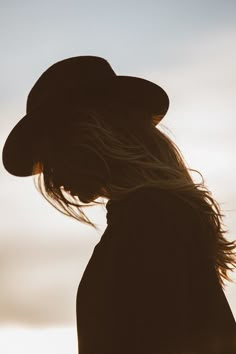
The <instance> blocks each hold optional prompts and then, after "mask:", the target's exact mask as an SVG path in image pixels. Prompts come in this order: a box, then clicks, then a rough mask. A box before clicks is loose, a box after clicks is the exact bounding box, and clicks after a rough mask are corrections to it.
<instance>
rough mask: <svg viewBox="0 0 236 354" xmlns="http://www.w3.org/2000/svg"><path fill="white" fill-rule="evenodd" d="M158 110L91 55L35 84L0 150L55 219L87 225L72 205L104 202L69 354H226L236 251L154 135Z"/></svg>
mask: <svg viewBox="0 0 236 354" xmlns="http://www.w3.org/2000/svg"><path fill="white" fill-rule="evenodd" d="M168 108H169V97H168V95H167V93H166V92H165V90H164V89H162V88H161V87H160V86H159V85H157V84H156V83H154V82H151V81H148V80H146V79H142V78H138V77H132V76H124V75H116V73H115V71H114V70H113V69H112V67H111V65H110V64H109V63H108V61H107V60H105V59H104V58H101V57H96V56H77V57H72V58H67V59H64V60H61V61H59V62H57V63H55V64H53V65H52V66H50V67H49V68H48V69H47V70H46V71H45V72H44V73H43V74H42V75H41V76H40V77H39V79H38V80H37V81H36V83H35V84H34V86H33V88H32V89H31V91H30V93H29V95H28V99H27V104H26V115H25V116H24V117H23V118H22V119H21V120H20V121H19V122H18V123H17V124H16V126H15V127H14V128H13V129H12V131H11V132H10V134H9V136H8V138H7V140H6V142H5V144H4V148H3V164H4V166H5V168H6V170H7V171H8V172H10V173H11V174H13V175H15V176H18V177H26V176H31V175H35V178H36V180H35V181H36V185H37V186H38V187H39V191H40V192H41V193H42V194H43V196H44V197H46V199H47V200H48V201H49V202H50V203H51V204H52V205H53V206H55V207H56V208H57V209H58V210H60V211H61V212H63V213H64V214H66V215H69V216H71V217H74V218H76V219H77V220H79V221H80V222H83V223H85V224H87V225H90V226H92V227H95V228H96V225H95V224H94V223H92V222H91V221H90V220H89V218H88V217H87V215H86V214H85V213H84V212H83V208H85V207H87V206H93V205H94V204H90V203H92V202H94V203H95V204H97V203H99V202H96V200H97V198H98V197H103V198H106V199H108V200H109V201H108V203H107V205H106V208H107V221H108V226H107V228H106V230H105V232H104V234H103V236H102V237H101V240H100V242H99V243H98V244H97V245H96V247H95V249H94V252H93V254H92V257H91V259H90V261H89V263H88V265H87V267H86V269H85V272H84V274H83V277H82V280H81V282H80V284H79V289H78V293H77V326H78V327H77V328H78V342H79V354H118V353H119V354H167V353H168V354H235V353H236V328H235V327H236V326H235V320H234V318H233V315H232V312H231V310H230V307H229V304H228V302H227V300H226V297H225V295H224V292H223V290H222V285H223V282H224V280H230V278H229V276H228V274H227V272H228V270H232V268H233V267H236V256H235V254H234V252H233V250H234V249H236V244H235V242H233V241H232V242H230V241H228V240H227V239H226V238H225V237H224V232H225V230H223V229H222V223H221V217H222V213H221V210H220V206H219V204H218V203H217V202H216V200H214V198H213V196H212V195H211V192H210V191H209V190H207V188H206V187H205V186H204V180H203V178H202V182H201V183H195V182H194V180H193V178H192V176H191V173H190V172H192V171H195V172H196V170H193V169H190V168H189V167H187V166H186V164H185V161H184V159H183V156H182V154H181V152H180V150H179V149H178V147H177V146H176V144H175V143H174V142H173V141H172V140H171V139H170V137H169V136H168V135H167V134H165V133H164V132H163V131H162V130H161V129H159V128H158V127H157V125H159V124H160V122H161V120H162V119H163V117H164V116H165V114H166V112H167V111H168ZM81 203H84V204H81ZM86 204H88V205H86ZM99 204H104V203H99ZM230 266H233V267H230Z"/></svg>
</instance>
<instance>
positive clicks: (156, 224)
mask: <svg viewBox="0 0 236 354" xmlns="http://www.w3.org/2000/svg"><path fill="white" fill-rule="evenodd" d="M107 210H108V215H107V217H108V222H111V223H112V224H113V225H114V226H116V230H117V232H120V233H122V234H123V235H124V234H125V233H131V232H132V233H134V231H135V233H139V234H142V235H144V236H143V237H147V235H149V237H152V236H151V235H153V234H154V235H156V234H157V233H158V234H159V235H170V236H171V238H173V234H175V235H177V234H178V237H179V239H180V238H181V239H183V238H186V237H189V236H192V237H193V233H195V232H198V231H199V230H198V229H199V227H200V222H199V218H198V215H197V213H196V211H195V210H194V208H193V207H192V206H191V205H190V204H189V203H188V202H187V201H186V200H184V199H182V198H180V197H179V196H178V195H177V194H175V193H173V192H171V191H165V190H160V189H157V188H156V187H148V188H147V187H146V188H140V189H139V190H136V191H134V192H132V193H130V194H129V195H128V196H126V198H124V199H123V200H122V201H111V202H110V203H109V205H107ZM190 234H191V235H190ZM176 237H177V236H176ZM166 240H167V238H166Z"/></svg>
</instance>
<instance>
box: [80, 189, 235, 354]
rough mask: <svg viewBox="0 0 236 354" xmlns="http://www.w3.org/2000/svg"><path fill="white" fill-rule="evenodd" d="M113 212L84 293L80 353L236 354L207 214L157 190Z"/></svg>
mask: <svg viewBox="0 0 236 354" xmlns="http://www.w3.org/2000/svg"><path fill="white" fill-rule="evenodd" d="M106 208H107V222H108V226H107V228H106V230H105V232H104V234H103V235H102V237H101V240H100V241H99V242H98V244H97V245H96V246H95V248H94V251H93V254H92V256H91V258H90V260H89V263H88V265H87V267H86V269H85V271H84V274H83V277H82V280H81V282H80V285H79V288H78V293H77V331H78V343H79V354H167V353H168V354H203V353H204V354H213V353H214V354H235V353H236V322H235V319H234V317H233V314H232V312H231V309H230V307H229V304H228V302H227V299H226V297H225V294H224V292H223V290H222V287H221V286H220V284H219V281H218V278H217V275H216V271H215V269H214V265H213V263H212V262H213V261H211V260H210V259H211V258H209V257H208V256H209V254H210V252H211V247H210V236H209V233H207V231H206V229H205V228H204V224H203V223H202V222H201V220H200V216H199V214H198V213H197V212H196V211H195V210H194V209H193V208H192V207H191V206H190V205H189V204H187V203H186V202H185V201H183V200H182V199H180V198H179V197H176V196H175V195H174V194H170V193H169V192H164V191H159V190H158V189H156V188H155V189H153V188H144V189H140V190H139V191H138V192H134V193H132V194H130V195H129V197H126V198H125V199H123V200H122V201H114V200H110V201H109V202H108V203H107V205H106Z"/></svg>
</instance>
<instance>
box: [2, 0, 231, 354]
mask: <svg viewBox="0 0 236 354" xmlns="http://www.w3.org/2000/svg"><path fill="white" fill-rule="evenodd" d="M235 20H236V2H235V1H234V0H232V1H230V0H225V1H223V0H222V1H216V0H214V1H213V0H212V1H206V0H204V1H203V0H199V1H190V0H188V1H187V0H186V1H183V0H182V1H167V0H165V1H164V0H163V1H158V0H155V1H154V0H153V1H148V0H146V1H130V0H125V1H124V0H123V1H121V0H120V1H89V0H86V1H85V0H84V1H70V0H68V1H48V0H47V1H40V2H39V1H25V0H22V1H19V2H16V1H0V40H1V57H0V58H1V66H0V77H1V81H0V115H1V118H0V125H1V126H0V148H1V150H2V146H3V143H4V141H5V139H6V137H7V135H8V134H9V132H10V130H11V129H12V128H13V126H14V125H15V124H16V123H17V121H18V120H19V119H20V118H22V117H23V116H24V115H25V108H26V99H27V95H28V93H29V91H30V89H31V87H32V86H33V85H34V83H35V81H36V80H37V79H38V77H39V76H40V75H41V74H42V72H43V71H44V70H46V69H47V68H48V67H49V66H50V65H52V64H53V63H55V62H56V61H59V60H61V59H64V58H67V57H71V56H77V55H97V56H101V57H104V58H105V59H107V60H108V61H109V63H110V64H111V66H112V67H113V69H114V70H115V72H116V73H117V74H118V75H129V76H138V77H143V78H146V79H148V80H151V81H154V82H156V83H157V84H160V85H161V86H162V87H163V88H164V89H165V90H166V91H167V93H168V95H169V97H170V109H169V111H168V113H167V116H166V117H165V119H164V120H163V129H164V126H166V127H167V128H168V129H170V132H169V133H168V134H169V135H170V136H171V138H172V139H173V140H174V141H175V142H176V143H177V145H178V146H179V147H180V149H181V151H182V153H183V155H184V157H185V159H186V161H187V163H188V165H189V166H190V167H191V168H195V169H197V170H199V171H200V172H201V173H202V174H203V176H204V178H205V180H206V185H207V186H208V188H209V189H210V190H211V191H212V192H213V194H214V196H215V197H216V199H217V200H218V201H219V202H220V204H221V206H222V207H223V208H224V211H225V215H226V218H225V224H226V225H227V226H228V228H229V236H228V237H229V238H232V239H235V238H236V236H235V235H236V218H235V216H236V187H235V180H236V163H235V152H236V141H235V131H236V122H235V108H236V107H235V105H236V97H235V92H236V70H235V62H236V21H235ZM0 186H1V187H0V188H1V190H0V197H1V205H0V208H1V210H0V211H1V220H0V223H1V224H0V230H1V231H0V232H1V235H0V255H1V257H0V262H1V267H0V286H1V292H0V325H1V326H2V327H3V328H5V327H6V326H7V325H13V324H14V325H17V326H34V327H36V328H37V327H39V326H40V327H41V326H43V327H45V326H53V328H54V327H55V328H56V326H75V295H76V291H77V287H78V284H79V281H80V278H81V276H82V273H83V270H84V268H85V266H86V264H87V262H88V260H89V258H90V255H91V253H92V251H93V248H94V246H95V244H96V243H97V242H98V241H99V239H100V236H101V234H102V232H103V230H104V229H105V227H106V212H105V210H103V209H102V208H97V209H94V210H90V211H89V212H88V214H89V216H91V218H92V219H93V220H95V221H96V222H98V223H100V225H101V232H100V235H98V234H96V233H95V232H94V231H93V230H92V229H90V228H88V227H85V226H82V225H80V224H79V223H78V222H76V221H75V220H72V219H70V218H67V217H66V216H63V215H61V214H59V212H57V211H56V210H54V209H53V208H52V207H51V206H50V205H48V204H47V202H46V201H45V200H44V199H43V198H42V197H41V196H40V195H39V194H38V192H37V191H36V190H35V188H34V186H33V181H32V179H31V178H17V177H14V176H11V175H10V174H8V173H7V172H6V171H5V170H4V169H3V166H2V164H1V166H0ZM234 278H235V274H234ZM56 293H57V294H58V293H60V297H58V296H56ZM226 296H227V298H228V301H229V303H230V306H231V309H232V311H233V313H234V316H235V318H236V301H235V299H236V284H234V285H231V284H230V285H229V287H228V289H227V290H226ZM4 348H5V347H4ZM4 350H5V352H4V351H3V354H6V353H9V354H11V353H12V352H11V351H10V349H8V351H7V349H6V348H5V349H4ZM1 353H2V351H1ZM20 353H21V352H20ZM45 353H46V352H45ZM46 354H47V353H46ZM58 354H59V353H58Z"/></svg>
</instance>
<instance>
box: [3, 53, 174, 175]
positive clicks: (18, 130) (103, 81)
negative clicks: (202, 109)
mask: <svg viewBox="0 0 236 354" xmlns="http://www.w3.org/2000/svg"><path fill="white" fill-rule="evenodd" d="M88 99H91V100H99V101H100V102H101V101H107V102H108V101H109V102H110V101H113V102H114V100H115V101H118V102H124V103H127V104H130V105H133V106H134V107H136V108H138V107H140V109H143V110H145V111H147V112H149V113H150V115H149V117H150V120H152V122H153V123H154V124H155V125H156V124H158V123H159V122H160V121H161V119H162V118H163V117H164V115H165V114H166V112H167V110H168V108H169V98H168V95H167V93H166V92H165V91H164V90H163V89H162V88H161V87H160V86H159V85H157V84H155V83H153V82H151V81H148V80H145V79H142V78H139V77H134V76H122V75H116V73H115V72H114V70H113V69H112V67H111V66H110V64H109V63H108V61H107V60H105V59H104V58H101V57H97V56H77V57H72V58H67V59H64V60H61V61H59V62H56V63H55V64H53V65H52V66H50V67H49V68H48V69H47V70H46V71H45V72H43V74H42V75H41V76H40V77H39V79H38V80H37V81H36V83H35V84H34V86H33V87H32V89H31V91H30V93H29V95H28V98H27V104H26V115H25V116H24V117H23V118H22V119H21V120H20V121H19V122H18V123H17V124H16V125H15V127H14V128H13V129H12V131H11V132H10V134H9V136H8V138H7V140H6V142H5V145H4V148H3V156H2V158H3V165H4V167H5V168H6V170H7V171H8V172H9V173H11V174H13V175H15V176H20V177H26V176H31V175H33V174H34V173H35V172H33V171H32V170H33V166H34V164H35V163H36V162H38V161H37V158H36V156H37V154H36V151H37V148H38V145H39V143H40V139H41V137H42V136H43V134H44V133H45V129H47V127H48V125H49V123H50V122H49V120H50V121H51V123H52V124H53V123H54V122H53V121H55V123H56V122H57V120H58V119H59V117H60V115H59V114H56V112H59V111H60V110H63V109H67V110H69V109H70V108H71V107H74V106H79V104H80V103H81V102H83V100H88ZM53 113H54V114H53ZM134 116H135V115H134ZM69 119H70V115H69V114H68V115H66V119H65V120H64V122H63V124H68V121H69ZM133 123H134V125H135V121H134V122H133ZM124 124H125V122H124ZM54 126H55V124H54Z"/></svg>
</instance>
